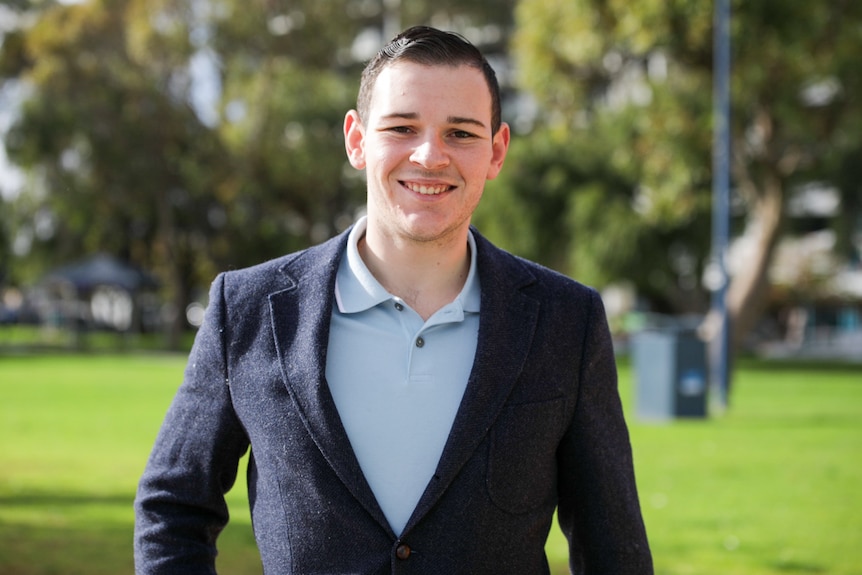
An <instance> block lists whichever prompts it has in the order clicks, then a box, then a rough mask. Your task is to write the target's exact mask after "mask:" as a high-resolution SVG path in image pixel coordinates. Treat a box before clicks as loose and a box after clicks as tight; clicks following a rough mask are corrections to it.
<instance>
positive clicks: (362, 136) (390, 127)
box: [344, 62, 509, 242]
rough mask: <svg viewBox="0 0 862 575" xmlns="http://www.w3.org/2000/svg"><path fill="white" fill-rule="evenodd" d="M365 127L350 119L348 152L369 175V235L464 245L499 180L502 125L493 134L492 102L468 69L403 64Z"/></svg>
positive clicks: (381, 79) (394, 68) (386, 79)
mask: <svg viewBox="0 0 862 575" xmlns="http://www.w3.org/2000/svg"><path fill="white" fill-rule="evenodd" d="M367 116H368V117H367V118H364V123H363V122H361V121H360V119H359V116H358V114H357V113H356V112H355V111H351V112H349V113H348V114H347V117H346V118H345V126H344V130H345V144H346V148H347V153H348V158H349V159H350V163H351V164H352V165H353V167H355V168H357V169H363V168H364V169H366V170H367V178H368V229H369V233H372V230H373V233H378V234H383V235H385V236H386V237H387V238H388V239H390V240H392V241H403V240H408V241H411V242H445V241H463V239H464V238H465V237H466V231H467V228H468V226H469V225H470V217H471V215H472V214H473V210H474V209H475V208H476V205H477V204H478V203H479V199H480V198H481V197H482V190H483V189H484V186H485V181H486V180H489V179H492V178H495V177H496V176H497V174H498V173H499V172H500V168H501V167H502V165H503V160H504V158H505V156H506V150H507V148H508V144H509V128H508V126H506V125H505V124H504V125H503V126H502V127H501V128H500V129H499V130H498V131H497V134H496V135H492V134H491V94H490V91H489V89H488V86H487V84H486V82H485V78H484V76H483V75H482V73H481V72H480V71H479V70H477V69H475V68H472V67H469V66H457V67H454V66H424V65H421V64H415V63H412V62H398V63H395V64H392V65H390V66H388V67H387V68H385V69H384V70H383V71H382V72H381V73H380V75H379V76H378V78H377V81H376V82H375V84H374V87H373V89H372V95H371V103H370V106H369V110H368V114H367Z"/></svg>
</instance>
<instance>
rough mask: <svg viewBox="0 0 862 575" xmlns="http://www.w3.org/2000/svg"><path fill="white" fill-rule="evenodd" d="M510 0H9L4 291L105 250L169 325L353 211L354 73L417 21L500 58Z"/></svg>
mask: <svg viewBox="0 0 862 575" xmlns="http://www.w3.org/2000/svg"><path fill="white" fill-rule="evenodd" d="M513 1H514V0H505V1H501V2H498V3H496V4H493V5H490V6H489V5H488V4H487V3H484V2H477V1H470V2H455V1H454V0H444V1H441V2H435V3H430V2H418V3H414V2H410V3H408V2H404V3H403V5H401V3H400V2H397V1H393V0H342V1H339V2H319V1H317V0H300V1H290V2H287V1H286V0H275V1H271V0H266V1H263V0H250V1H249V0H243V1H239V0H88V1H85V2H82V3H74V4H58V3H54V2H38V3H37V2H24V1H21V2H17V3H16V4H15V6H14V7H12V8H10V9H14V10H15V11H16V12H15V13H16V14H18V16H19V25H18V26H17V27H15V28H12V29H8V30H6V33H5V35H4V36H3V43H2V47H0V77H2V81H3V82H4V85H5V86H11V85H15V86H18V87H19V88H20V91H21V92H22V93H24V94H25V95H26V97H24V98H23V100H22V102H21V104H20V109H19V110H18V114H17V117H16V119H15V122H14V124H13V125H12V126H11V128H10V129H9V130H8V133H7V134H5V138H4V146H5V148H6V151H7V153H8V155H9V156H10V158H11V159H12V161H13V162H14V163H15V164H17V165H18V166H20V167H21V168H23V169H24V170H25V174H26V184H25V186H24V189H23V190H21V192H20V193H19V195H18V196H17V198H16V199H14V201H7V202H6V205H5V206H4V208H3V211H4V218H3V224H2V227H0V231H2V232H3V234H4V241H3V242H0V249H2V250H4V258H5V259H6V260H7V261H8V263H4V267H6V268H8V269H9V270H10V276H11V278H9V279H11V280H12V281H15V282H20V283H25V282H32V281H34V280H35V279H36V278H37V277H38V274H39V272H44V271H45V270H46V269H47V268H48V267H49V266H51V265H56V264H59V263H63V262H65V261H67V260H70V259H77V258H79V257H81V256H83V255H85V254H87V253H92V252H96V251H104V252H109V253H111V254H114V255H118V256H122V257H124V258H127V259H130V260H131V261H133V262H134V263H136V264H139V265H142V266H144V267H146V268H149V269H152V270H154V271H156V272H157V273H158V274H159V276H160V277H161V278H162V280H163V282H164V285H165V294H166V295H167V296H168V297H169V298H170V299H171V301H172V302H173V307H174V308H175V310H177V311H179V310H182V309H183V308H184V307H185V305H186V304H187V303H188V302H189V301H190V300H191V299H192V298H193V297H194V292H195V290H197V289H205V287H206V285H207V284H208V283H209V281H210V279H211V278H212V276H213V275H214V274H215V273H216V272H217V271H219V270H222V269H227V268H232V267H240V266H245V265H250V264H253V263H256V262H259V261H262V260H265V259H268V258H271V257H275V256H278V255H281V254H283V253H286V252H289V251H293V250H295V249H299V248H302V247H305V246H307V245H309V244H311V243H313V242H316V241H320V240H322V239H324V238H325V237H327V236H329V235H331V234H332V233H334V232H336V231H338V230H340V229H342V228H344V227H345V226H346V225H347V224H349V223H350V221H351V220H352V219H353V218H354V217H355V214H356V211H357V210H358V209H360V207H361V206H362V205H363V204H364V185H363V184H364V180H363V176H362V174H361V173H355V172H354V171H353V170H351V169H348V164H347V162H346V160H345V155H344V148H343V139H342V135H341V126H342V121H343V117H344V113H345V112H346V111H347V110H348V109H349V108H351V107H353V105H354V102H355V97H356V91H357V88H358V78H359V73H360V71H361V68H362V65H363V61H364V60H365V59H367V58H370V57H371V55H372V54H373V52H374V51H376V50H377V49H378V48H379V46H380V45H381V43H382V42H383V38H384V36H385V35H386V34H387V33H394V32H395V31H397V30H396V29H395V28H400V27H401V26H407V25H411V24H417V23H426V22H430V23H436V24H438V25H441V26H444V27H449V28H452V29H455V30H458V31H460V32H462V33H464V34H465V35H468V36H472V37H473V39H474V40H475V41H477V42H478V43H480V44H483V45H484V46H491V47H492V48H493V49H494V50H497V51H499V50H501V49H502V48H503V46H504V41H505V37H506V31H507V29H508V27H509V26H510V25H511V7H512V4H513ZM477 23H481V24H477ZM495 30H496V31H497V32H496V34H495V33H494V31H495ZM7 216H8V217H7ZM28 239H29V241H22V240H28ZM13 245H15V246H16V247H15V248H14V251H15V252H16V254H17V255H14V257H12V256H8V255H7V254H9V253H10V252H11V251H12V250H13V248H12V246H13ZM176 317H177V323H176V324H175V325H177V326H179V319H180V316H179V314H177V316H176Z"/></svg>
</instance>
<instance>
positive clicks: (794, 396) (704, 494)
mask: <svg viewBox="0 0 862 575" xmlns="http://www.w3.org/2000/svg"><path fill="white" fill-rule="evenodd" d="M184 363H185V359H184V357H181V356H175V355H156V354H152V355H80V356H72V355H48V356H0V397H2V401H0V437H2V438H3V439H2V442H0V573H3V574H9V575H47V574H58V575H59V574H62V575H76V574H80V575H102V574H105V575H107V574H111V575H122V574H131V573H132V572H133V567H132V558H131V555H132V554H131V538H132V522H133V513H132V507H131V505H132V500H133V498H134V491H135V486H136V483H137V480H138V477H139V476H140V473H141V471H142V470H143V466H144V463H145V461H146V457H147V454H148V452H149V449H150V447H151V445H152V442H153V439H154V437H155V434H156V432H157V430H158V427H159V424H160V423H161V419H162V417H163V415H164V412H165V410H166V409H167V406H168V404H169V402H170V400H171V398H172V396H173V394H174V391H175V390H176V387H177V385H178V384H179V382H180V380H181V378H182V370H183V367H184ZM620 375H621V393H622V395H623V399H624V401H625V404H626V409H627V412H628V413H629V414H630V424H631V432H632V443H633V446H634V450H635V463H636V471H637V477H638V484H639V487H640V493H641V499H642V506H643V510H644V517H645V520H646V523H647V529H648V533H649V536H650V541H651V545H652V548H653V554H654V557H655V563H656V572H657V573H658V574H668V575H688V574H692V575H733V574H739V575H767V574H769V575H786V574H788V573H799V574H803V573H829V574H835V575H850V574H858V573H862V512H860V510H862V495H860V490H859V486H860V485H862V366H859V365H856V366H843V367H842V366H837V367H836V366H831V367H829V368H828V369H824V368H819V367H816V366H810V365H803V364H780V365H779V364H766V363H757V362H753V363H747V364H743V365H742V367H740V369H739V370H738V371H737V373H736V377H735V386H736V387H735V390H734V395H733V405H732V407H731V409H730V410H729V411H728V412H727V413H726V414H724V415H720V416H713V417H711V418H709V419H705V420H694V421H674V422H668V423H660V424H655V423H643V422H639V421H637V420H636V419H635V418H634V416H633V413H634V409H633V405H632V398H633V393H632V373H631V370H630V368H629V366H628V365H627V364H626V363H625V362H623V363H622V365H621V369H620ZM229 503H230V506H231V512H232V522H231V524H230V525H229V526H228V528H227V529H226V530H225V532H224V533H223V535H222V537H221V539H220V551H221V553H220V556H219V560H218V565H219V571H220V572H221V573H224V574H225V575H233V574H237V575H243V574H246V573H260V571H261V569H260V561H259V559H258V558H257V551H256V549H255V546H254V539H253V537H252V534H251V528H250V520H249V518H248V511H247V508H246V504H245V486H244V483H243V479H242V474H240V480H239V481H238V485H237V487H236V488H235V489H234V490H233V491H232V492H231V493H230V494H229ZM548 554H549V558H550V559H551V562H552V565H553V567H554V570H555V573H566V572H567V571H566V568H565V557H566V551H565V545H564V544H563V541H562V536H561V535H560V534H559V532H558V531H556V530H554V531H553V532H552V536H551V539H550V541H549V544H548Z"/></svg>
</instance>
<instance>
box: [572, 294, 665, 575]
mask: <svg viewBox="0 0 862 575" xmlns="http://www.w3.org/2000/svg"><path fill="white" fill-rule="evenodd" d="M590 293H591V302H590V314H589V318H590V319H589V321H588V322H587V328H586V330H587V331H586V335H585V342H584V345H583V347H582V349H581V355H582V357H581V358H580V366H581V367H580V376H579V381H578V393H577V404H576V406H575V409H574V415H573V418H572V420H571V424H570V426H569V428H568V430H567V431H566V434H565V436H564V437H563V440H562V443H561V445H560V448H559V452H558V473H559V477H558V490H559V503H558V517H559V522H560V526H561V528H562V530H563V533H564V534H565V535H566V537H567V538H568V540H569V547H570V553H569V557H570V568H571V571H572V573H585V574H589V575H595V574H608V575H610V574H613V575H627V574H630V575H649V574H652V573H653V566H652V557H651V554H650V550H649V544H648V542H647V536H646V530H645V528H644V523H643V519H642V516H641V510H640V504H639V501H638V495H637V487H636V485H635V476H634V466H633V461H632V450H631V444H630V441H629V434H628V429H627V427H626V423H625V420H624V418H623V410H622V405H621V402H620V397H619V391H618V389H617V370H616V362H615V359H614V350H613V344H612V340H611V336H610V331H609V329H608V324H607V319H606V316H605V310H604V306H603V305H602V302H601V298H600V297H599V295H598V293H596V292H595V291H593V290H591V291H590Z"/></svg>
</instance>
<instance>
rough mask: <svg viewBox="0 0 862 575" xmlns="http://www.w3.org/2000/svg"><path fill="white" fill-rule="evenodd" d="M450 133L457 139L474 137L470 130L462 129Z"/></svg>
mask: <svg viewBox="0 0 862 575" xmlns="http://www.w3.org/2000/svg"><path fill="white" fill-rule="evenodd" d="M452 135H453V136H454V137H455V138H458V139H467V138H475V136H474V135H473V134H471V133H470V132H465V131H464V130H456V131H454V132H452Z"/></svg>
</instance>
